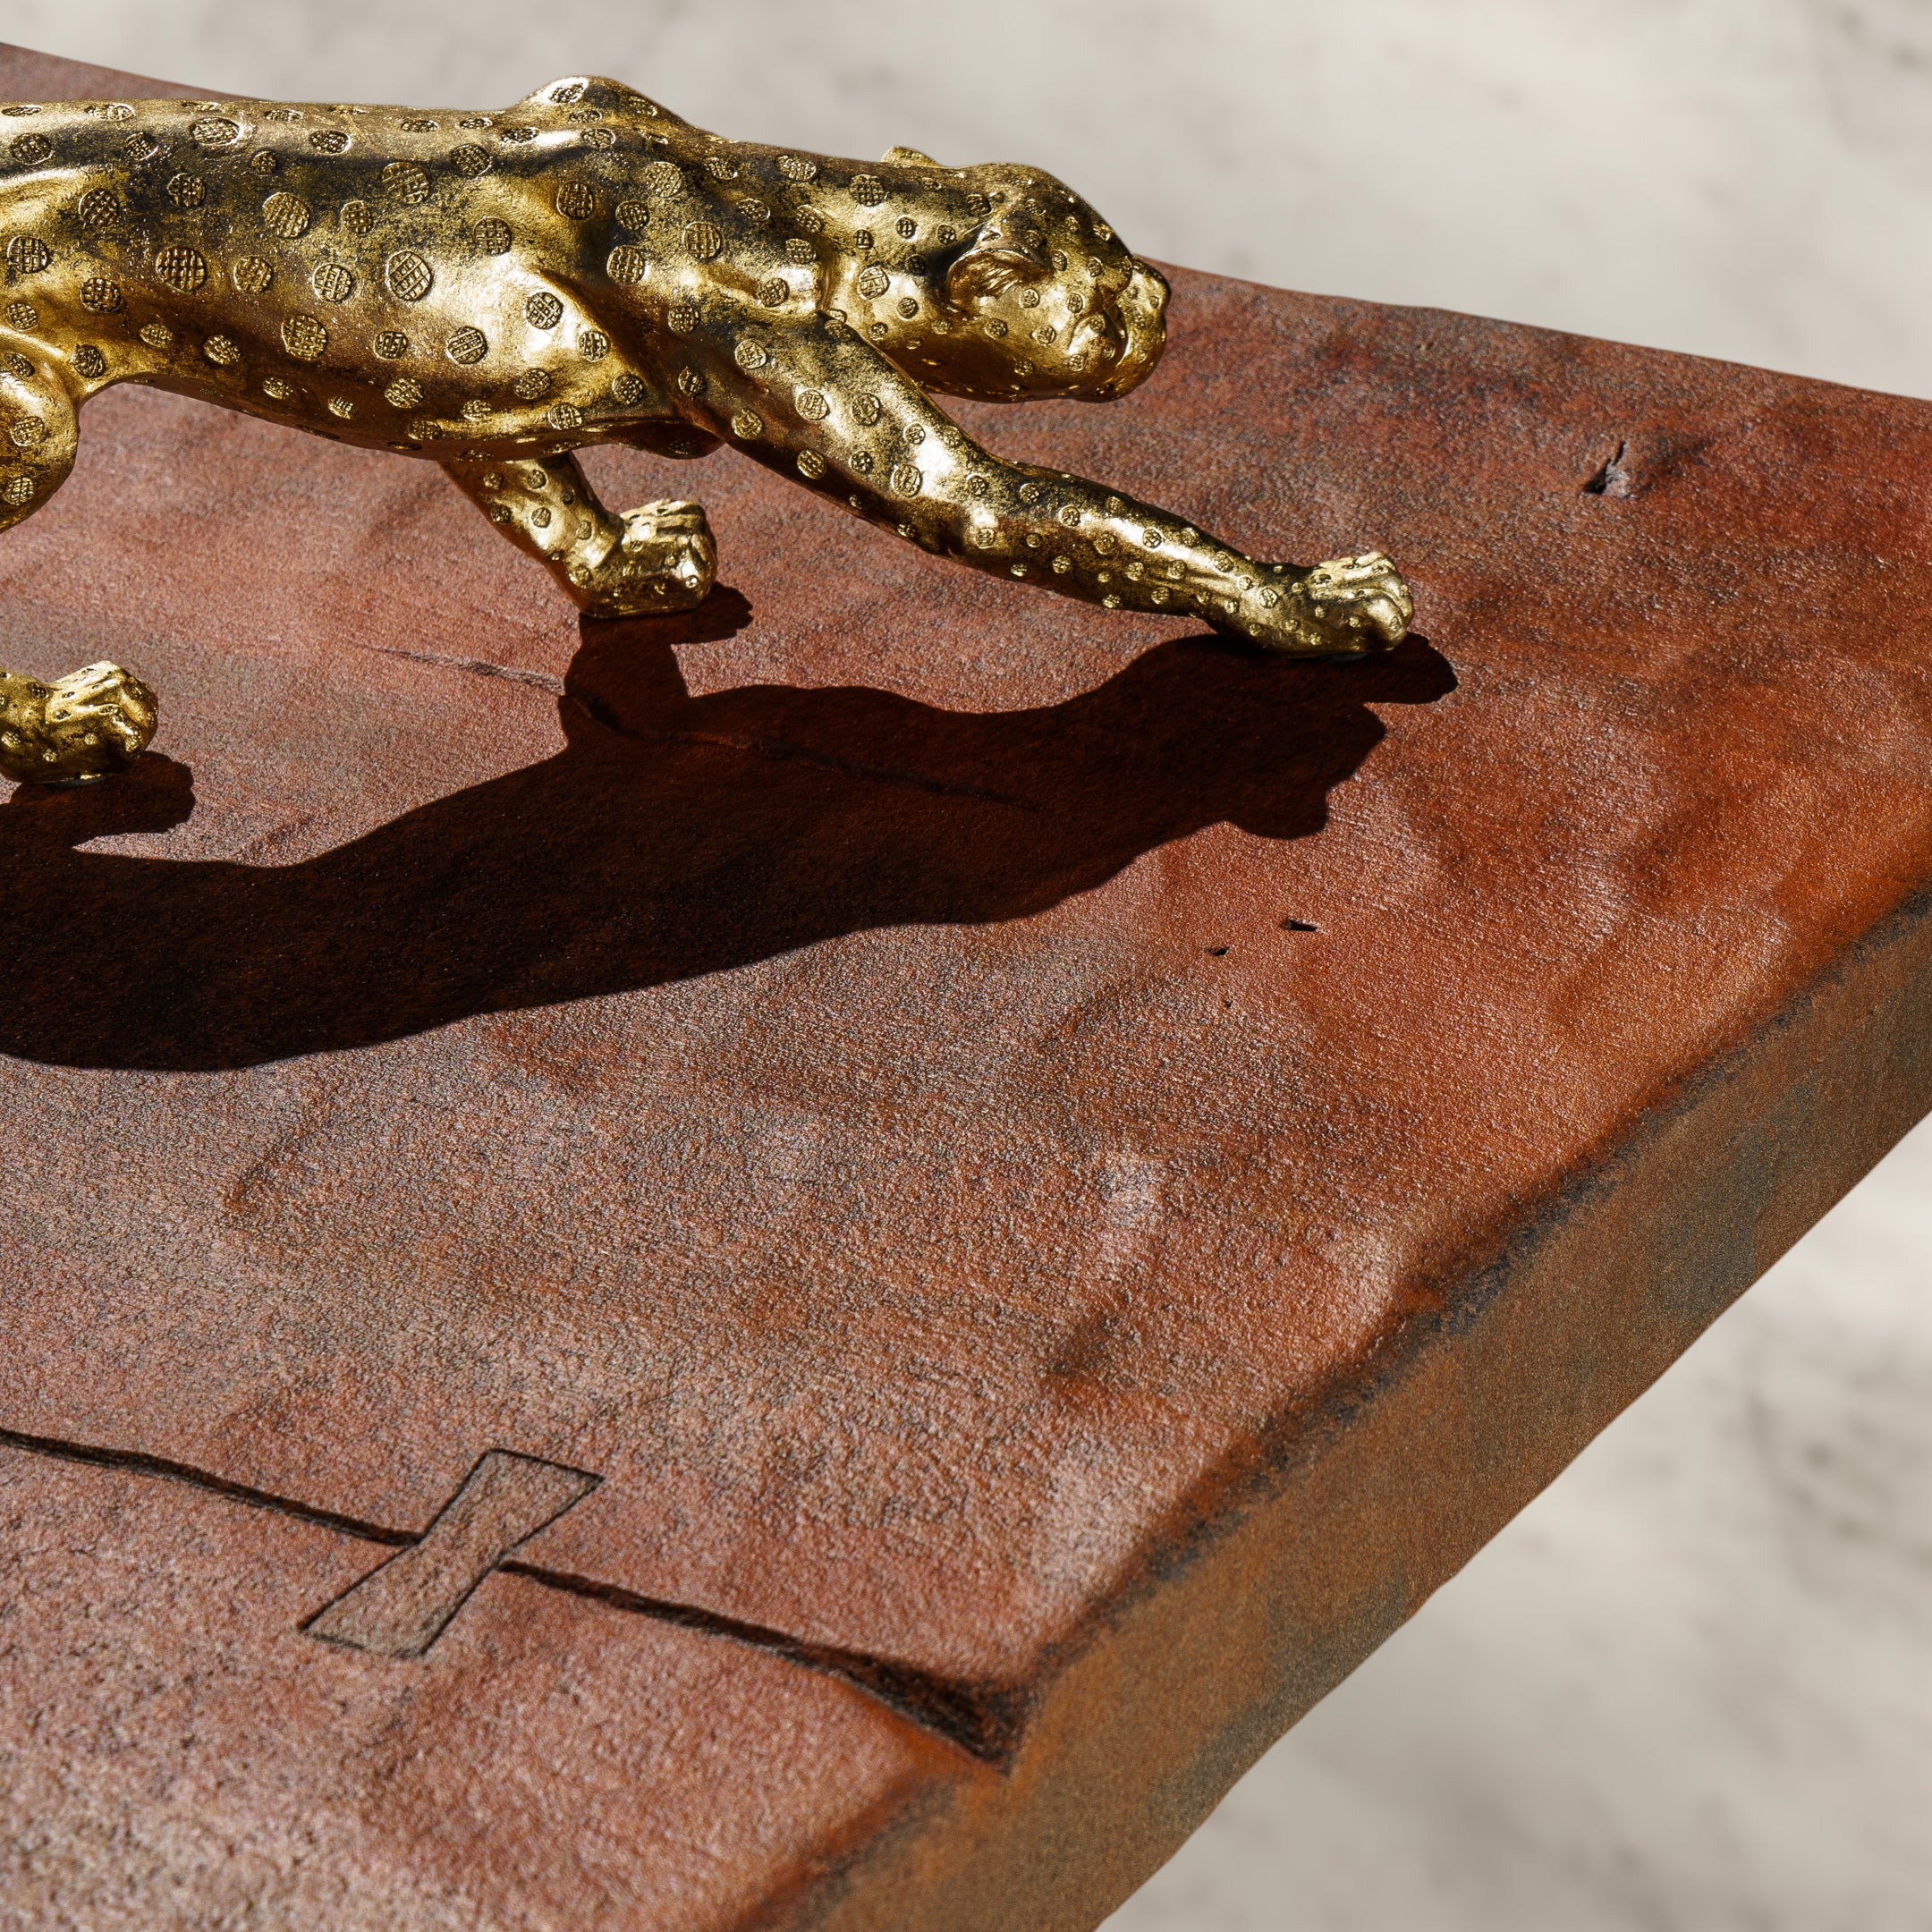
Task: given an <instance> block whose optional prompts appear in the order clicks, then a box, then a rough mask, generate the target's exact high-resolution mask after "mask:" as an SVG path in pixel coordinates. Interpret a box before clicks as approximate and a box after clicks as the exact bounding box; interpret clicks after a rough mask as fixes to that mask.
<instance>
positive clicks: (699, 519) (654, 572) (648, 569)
mask: <svg viewBox="0 0 1932 1932" xmlns="http://www.w3.org/2000/svg"><path fill="white" fill-rule="evenodd" d="M623 522H624V528H623V537H622V538H619V539H618V541H617V542H616V543H614V545H612V547H611V548H610V550H609V551H608V552H607V553H606V555H605V556H604V558H603V560H602V561H601V562H600V563H597V565H596V566H595V567H594V568H589V569H586V570H582V571H572V572H571V588H572V592H573V593H574V595H575V596H576V598H577V601H578V603H579V604H580V605H581V606H583V608H584V610H585V611H586V612H588V613H589V614H590V615H591V616H593V617H645V616H650V615H653V614H658V613H668V612H672V611H688V610H695V609H696V608H697V606H699V605H700V604H702V603H703V602H704V600H705V598H706V597H708V596H709V595H710V594H711V586H712V584H713V583H714V582H715V581H716V577H717V546H716V543H715V542H714V541H713V540H712V537H711V527H710V525H709V524H708V522H707V521H705V513H704V508H703V506H702V505H701V504H694V503H672V502H666V503H654V504H643V505H642V506H641V507H640V508H639V509H636V510H627V511H625V512H624V513H623Z"/></svg>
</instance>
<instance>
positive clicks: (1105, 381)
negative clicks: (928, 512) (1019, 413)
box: [852, 149, 1168, 402]
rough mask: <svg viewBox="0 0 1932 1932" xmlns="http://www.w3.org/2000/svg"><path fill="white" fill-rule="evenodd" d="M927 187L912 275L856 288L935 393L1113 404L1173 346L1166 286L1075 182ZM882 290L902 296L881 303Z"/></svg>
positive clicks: (947, 182)
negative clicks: (873, 295)
mask: <svg viewBox="0 0 1932 1932" xmlns="http://www.w3.org/2000/svg"><path fill="white" fill-rule="evenodd" d="M910 154H911V151H910V150H907V149H895V150H894V156H895V157H897V156H901V155H904V156H907V157H910ZM921 158H923V157H921ZM928 165H936V164H928ZM909 172H910V168H909ZM909 185H910V184H909ZM920 185H921V186H922V187H923V189H924V194H923V195H922V196H920V197H919V199H920V200H921V201H923V203H924V206H923V207H921V208H919V215H920V216H923V217H924V218H923V219H920V220H918V221H917V222H916V228H917V231H918V232H917V236H916V239H914V240H913V241H912V242H911V246H910V248H909V250H908V253H907V255H906V257H904V258H902V262H903V266H902V267H901V269H900V272H899V273H898V274H897V275H893V276H892V277H891V278H890V284H889V286H888V282H887V277H886V275H885V274H884V272H883V271H881V270H879V269H878V268H877V267H876V266H875V267H874V272H873V273H872V274H871V275H869V276H868V275H866V274H865V273H864V271H863V270H860V271H859V273H858V275H857V277H856V279H855V280H854V282H853V284H852V286H853V289H854V292H855V293H857V294H858V295H859V296H860V298H861V301H860V309H861V312H865V313H868V314H869V334H870V335H872V338H873V340H874V342H875V343H876V345H877V347H878V348H879V350H880V352H882V353H883V354H885V356H887V357H888V358H889V359H890V360H893V361H894V362H895V363H897V364H899V366H900V367H902V369H904V370H905V372H906V374H907V375H909V376H911V377H913V378H914V380H916V381H917V382H919V385H920V386H922V387H924V388H926V389H928V390H933V391H936V392H938V393H940V394H949V395H964V396H974V397H978V398H980V399H982V400H985V401H987V402H1028V401H1031V400H1034V399H1037V398H1044V397H1059V398H1065V399H1072V400H1074V401H1080V402H1105V401H1107V400H1109V399H1110V398H1112V397H1114V396H1118V395H1123V394H1126V392H1127V391H1128V390H1130V389H1131V388H1133V387H1134V386H1135V385H1136V384H1138V383H1140V382H1141V381H1143V380H1144V379H1145V378H1146V377H1147V376H1148V373H1149V372H1150V371H1151V370H1152V369H1153V367H1154V365H1155V363H1156V362H1157V361H1158V360H1159V359H1160V353H1161V350H1162V349H1163V347H1165V343H1166V323H1165V309H1166V306H1167V296H1168V287H1167V282H1166V278H1165V276H1164V275H1161V274H1160V272H1159V271H1158V270H1157V269H1156V268H1154V267H1150V266H1149V265H1148V263H1146V262H1144V261H1142V260H1140V258H1138V257H1137V256H1135V255H1134V254H1133V253H1132V252H1131V250H1129V249H1128V248H1127V246H1126V245H1125V244H1124V243H1123V242H1122V241H1121V240H1120V238H1119V237H1118V236H1117V235H1116V234H1115V233H1114V231H1113V229H1112V228H1111V227H1110V226H1108V225H1107V224H1106V222H1105V221H1103V220H1102V219H1101V218H1100V216H1099V215H1098V214H1097V212H1096V211H1095V210H1094V209H1093V208H1091V207H1090V206H1089V204H1088V203H1087V202H1085V201H1083V200H1082V199H1080V197H1079V196H1078V195H1076V194H1075V193H1074V192H1073V191H1072V189H1070V188H1068V187H1067V186H1066V185H1065V183H1064V182H1059V181H1056V180H1055V178H1054V177H1053V176H1052V175H1051V174H1043V173H1041V172H1040V171H1039V170H1038V169H1037V168H1028V167H1019V166H1013V165H1004V164H1000V163H993V164H989V165H985V166H981V167H973V168H962V169H957V170H947V171H945V175H944V177H943V179H941V180H934V179H931V178H930V177H928V180H927V181H926V182H923V183H921V184H920ZM908 199H911V198H910V197H909V198H908ZM909 212H910V210H909ZM908 282H910V284H911V295H910V297H908V296H906V295H904V294H902V293H901V291H902V289H903V288H905V286H906V285H907V284H908ZM869 289H877V290H878V291H879V292H880V294H881V295H882V296H888V297H889V296H896V297H898V300H897V301H896V303H894V305H893V306H891V307H888V306H887V305H886V303H885V302H884V301H875V302H871V303H868V302H866V301H864V300H863V298H864V296H865V294H866V292H867V291H868V290H869ZM909 301H910V306H911V307H912V308H913V309H915V310H916V311H917V313H916V315H915V316H914V317H912V318H907V317H906V314H905V311H906V308H907V306H908V303H909ZM894 309H896V313H894Z"/></svg>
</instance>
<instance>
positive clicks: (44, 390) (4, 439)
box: [0, 329, 157, 784]
mask: <svg viewBox="0 0 1932 1932" xmlns="http://www.w3.org/2000/svg"><path fill="white" fill-rule="evenodd" d="M79 445H80V422H79V418H78V414H77V412H76V409H75V401H74V397H73V395H72V394H71V392H70V391H69V389H68V386H67V384H66V382H65V380H64V377H63V374H62V369H61V365H60V364H59V363H58V362H56V360H55V358H54V357H53V355H52V354H51V353H50V352H48V351H47V348H46V346H45V345H44V344H42V343H38V342H36V341H34V340H33V338H32V337H30V336H26V335H21V334H19V333H18V332H17V331H15V330H12V329H0V532H4V531H6V530H11V529H12V528H13V526H14V525H15V524H16V523H21V522H24V521H26V520H27V518H29V517H30V516H31V515H32V514H33V513H34V512H35V511H36V510H38V508H39V507H40V506H41V504H44V503H46V502H47V499H48V498H49V497H50V496H53V494H54V492H55V490H57V489H58V488H59V487H61V485H62V484H63V483H64V482H65V481H66V480H67V478H68V475H69V472H70V471H72V469H73V462H74V452H75V451H76V449H77V448H78V447H79ZM156 723H157V707H156V703H155V695H154V693H153V692H152V691H149V690H148V687H147V686H146V685H145V684H143V683H142V682H140V679H139V678H137V677H134V676H133V675H131V674H130V673H128V672H126V671H123V669H122V668H121V666H120V665H112V664H91V665H84V666H83V667H82V668H81V669H80V670H79V671H74V672H71V673H69V674H68V675H67V676H65V677H63V678H56V679H55V680H54V681H53V682H51V683H47V682H42V681H41V680H40V679H38V678H37V677H31V676H28V675H25V674H21V673H18V672H13V671H4V670H0V777H4V778H11V779H13V781H14V782H15V783H16V784H73V783H76V782H79V781H85V780H88V779H93V778H105V777H106V776H107V775H109V774H110V773H113V772H117V771H120V770H122V769H123V768H124V767H126V766H128V765H130V764H131V763H132V762H133V761H134V759H135V758H138V757H140V754H141V752H142V751H143V750H145V749H146V747H147V744H148V740H149V739H151V738H152V737H153V736H154V732H155V724H156Z"/></svg>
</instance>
